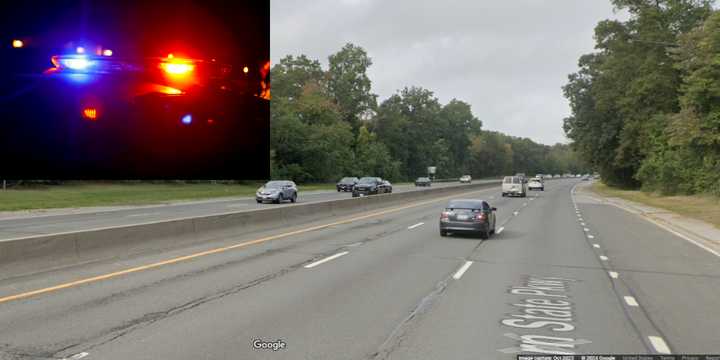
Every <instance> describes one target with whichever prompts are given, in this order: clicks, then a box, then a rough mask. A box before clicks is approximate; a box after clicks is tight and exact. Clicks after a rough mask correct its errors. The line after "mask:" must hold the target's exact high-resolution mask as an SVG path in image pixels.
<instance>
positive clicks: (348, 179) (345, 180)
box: [340, 177, 355, 182]
mask: <svg viewBox="0 0 720 360" xmlns="http://www.w3.org/2000/svg"><path fill="white" fill-rule="evenodd" d="M353 181H355V178H351V177H345V178H342V180H340V182H353Z"/></svg>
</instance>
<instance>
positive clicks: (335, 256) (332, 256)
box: [305, 251, 350, 269]
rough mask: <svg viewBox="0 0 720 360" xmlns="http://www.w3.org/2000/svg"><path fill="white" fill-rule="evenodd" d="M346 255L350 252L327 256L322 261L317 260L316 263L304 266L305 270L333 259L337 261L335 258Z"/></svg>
mask: <svg viewBox="0 0 720 360" xmlns="http://www.w3.org/2000/svg"><path fill="white" fill-rule="evenodd" d="M348 253H350V252H349V251H343V252H341V253H337V254H335V255H331V256H328V257H326V258H324V259H322V260H318V261H316V262H314V263H311V264H307V265H305V268H306V269H311V268H314V267H316V266H318V265H320V264H322V263H326V262H328V261H331V260H335V259H337V258H339V257H341V256H343V255H347V254H348Z"/></svg>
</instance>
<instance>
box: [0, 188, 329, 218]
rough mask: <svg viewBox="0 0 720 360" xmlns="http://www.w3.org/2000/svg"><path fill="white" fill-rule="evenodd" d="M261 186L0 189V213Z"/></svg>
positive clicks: (158, 200) (225, 193)
mask: <svg viewBox="0 0 720 360" xmlns="http://www.w3.org/2000/svg"><path fill="white" fill-rule="evenodd" d="M261 185H262V183H259V182H258V183H249V184H208V183H205V184H179V183H178V184H173V183H168V184H151V183H138V184H132V183H121V184H117V183H85V182H79V183H67V184H63V185H52V186H34V187H29V188H13V189H8V190H5V191H2V190H0V211H16V210H32V209H51V208H75V207H87V206H118V205H150V204H162V203H167V202H175V201H190V200H202V199H212V198H218V197H235V196H253V195H254V194H255V191H256V190H257V188H258V187H260V186H261ZM298 189H299V190H300V194H302V192H304V191H315V190H334V189H335V184H307V185H303V184H300V185H298Z"/></svg>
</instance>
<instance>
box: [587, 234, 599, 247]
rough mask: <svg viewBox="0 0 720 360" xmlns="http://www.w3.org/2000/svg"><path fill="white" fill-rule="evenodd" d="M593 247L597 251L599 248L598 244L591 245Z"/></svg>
mask: <svg viewBox="0 0 720 360" xmlns="http://www.w3.org/2000/svg"><path fill="white" fill-rule="evenodd" d="M590 236H592V235H588V237H590ZM593 247H594V248H596V249H599V248H600V245H598V244H593Z"/></svg>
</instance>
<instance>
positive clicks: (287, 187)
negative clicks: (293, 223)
mask: <svg viewBox="0 0 720 360" xmlns="http://www.w3.org/2000/svg"><path fill="white" fill-rule="evenodd" d="M297 197H298V190H297V185H295V183H294V182H292V181H289V180H273V181H268V182H267V183H265V185H263V186H262V187H260V188H259V189H258V190H257V192H256V193H255V200H256V201H257V202H258V204H259V203H262V202H265V201H272V202H273V203H275V204H279V203H281V202H284V201H285V200H290V202H296V201H297Z"/></svg>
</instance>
